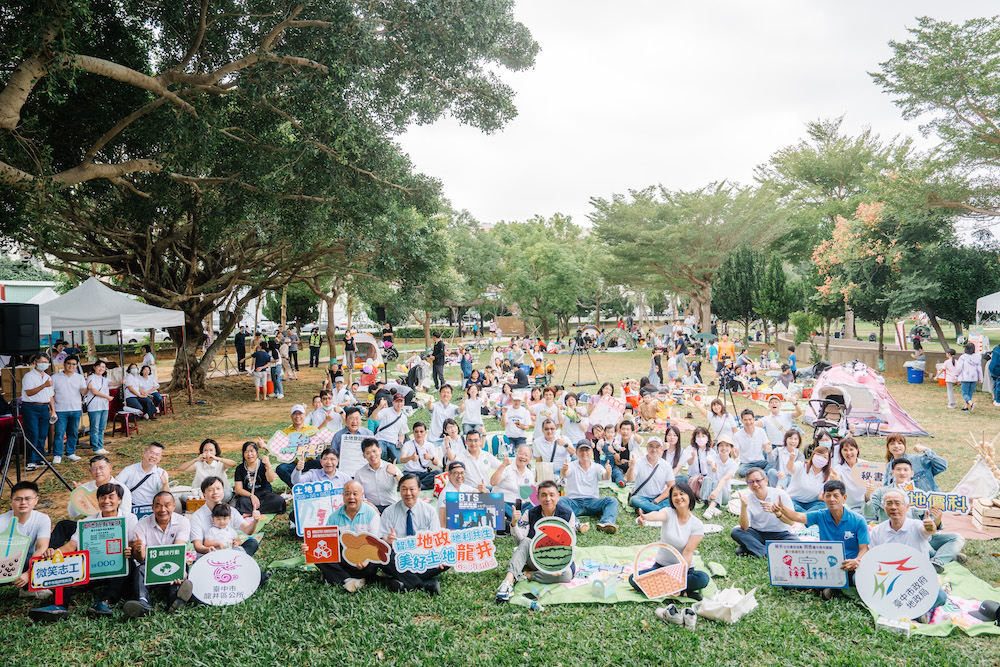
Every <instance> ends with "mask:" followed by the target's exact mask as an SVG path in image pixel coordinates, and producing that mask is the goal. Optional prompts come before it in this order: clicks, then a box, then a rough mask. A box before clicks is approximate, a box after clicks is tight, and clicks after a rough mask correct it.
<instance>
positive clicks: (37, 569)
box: [28, 551, 90, 591]
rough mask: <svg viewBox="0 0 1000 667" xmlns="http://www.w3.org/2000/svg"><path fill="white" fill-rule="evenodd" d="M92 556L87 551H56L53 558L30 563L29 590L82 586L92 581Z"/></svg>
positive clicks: (33, 560) (36, 559)
mask: <svg viewBox="0 0 1000 667" xmlns="http://www.w3.org/2000/svg"><path fill="white" fill-rule="evenodd" d="M89 557H90V554H89V553H87V552H86V551H70V552H68V553H61V552H59V551H56V552H55V554H53V556H52V558H32V559H31V560H30V561H28V565H29V569H28V571H29V573H30V574H29V576H28V590H32V591H39V590H42V589H43V588H62V587H63V586H81V585H83V584H85V583H87V582H88V581H90V558H89Z"/></svg>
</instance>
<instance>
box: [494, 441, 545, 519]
mask: <svg viewBox="0 0 1000 667" xmlns="http://www.w3.org/2000/svg"><path fill="white" fill-rule="evenodd" d="M530 466H531V447H528V446H527V445H522V446H520V447H518V448H517V452H516V453H515V455H514V460H513V461H511V460H510V458H509V457H504V459H503V461H501V462H500V467H499V468H497V469H496V471H495V472H494V473H493V475H492V477H491V478H490V484H492V485H493V491H494V492H499V493H503V504H504V515H505V516H506V517H507V520H508V521H511V522H513V519H514V510H520V509H521V505H522V502H523V501H522V499H521V487H530V486H534V485H535V471H534V470H532V469H531V467H530Z"/></svg>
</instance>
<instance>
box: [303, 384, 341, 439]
mask: <svg viewBox="0 0 1000 667" xmlns="http://www.w3.org/2000/svg"><path fill="white" fill-rule="evenodd" d="M340 384H341V386H343V384H344V381H343V379H341V381H340ZM319 403H320V405H319V407H318V408H316V409H315V410H313V411H312V412H310V413H309V416H308V417H307V421H308V422H309V424H310V425H312V426H315V427H316V428H318V429H324V428H325V429H326V430H328V431H330V433H336V432H337V431H339V430H340V429H341V428H343V424H344V420H343V417H342V416H341V413H343V408H341V407H340V406H339V405H335V404H334V402H333V392H332V391H330V390H329V389H323V390H322V391H320V392H319Z"/></svg>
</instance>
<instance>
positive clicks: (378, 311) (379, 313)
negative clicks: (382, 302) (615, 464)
mask: <svg viewBox="0 0 1000 667" xmlns="http://www.w3.org/2000/svg"><path fill="white" fill-rule="evenodd" d="M375 319H376V320H378V321H379V322H385V306H375Z"/></svg>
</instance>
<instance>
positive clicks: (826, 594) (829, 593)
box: [819, 588, 837, 602]
mask: <svg viewBox="0 0 1000 667" xmlns="http://www.w3.org/2000/svg"><path fill="white" fill-rule="evenodd" d="M836 594H837V592H836V591H835V590H834V589H832V588H824V589H823V590H821V591H820V592H819V596H820V597H821V598H823V600H824V601H825V602H829V601H830V600H832V599H833V596H834V595H836Z"/></svg>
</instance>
